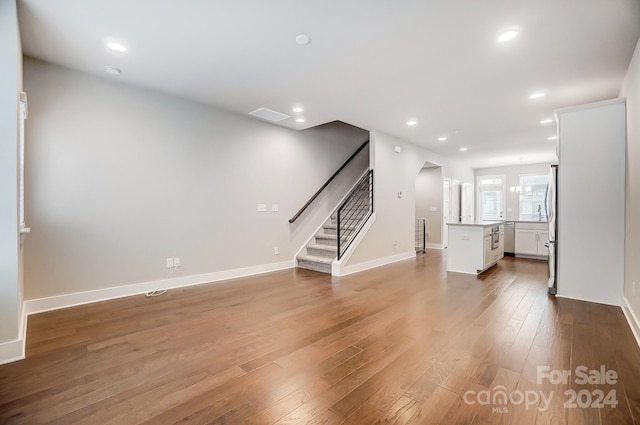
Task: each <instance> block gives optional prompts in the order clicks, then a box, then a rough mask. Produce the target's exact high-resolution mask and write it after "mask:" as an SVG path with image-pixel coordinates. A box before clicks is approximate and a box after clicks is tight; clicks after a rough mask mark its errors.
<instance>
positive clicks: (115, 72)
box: [104, 65, 122, 75]
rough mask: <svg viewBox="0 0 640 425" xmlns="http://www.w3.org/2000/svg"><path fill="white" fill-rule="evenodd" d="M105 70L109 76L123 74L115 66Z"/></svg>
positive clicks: (106, 67)
mask: <svg viewBox="0 0 640 425" xmlns="http://www.w3.org/2000/svg"><path fill="white" fill-rule="evenodd" d="M104 70H105V71H106V73H107V74H111V75H120V74H122V70H121V69H120V68H116V67H115V66H111V65H107V66H105V67H104Z"/></svg>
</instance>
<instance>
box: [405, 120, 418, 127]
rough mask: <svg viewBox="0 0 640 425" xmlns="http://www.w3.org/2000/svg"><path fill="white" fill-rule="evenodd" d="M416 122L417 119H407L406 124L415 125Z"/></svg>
mask: <svg viewBox="0 0 640 425" xmlns="http://www.w3.org/2000/svg"><path fill="white" fill-rule="evenodd" d="M416 124H418V121H416V120H409V121H407V125H409V126H414V125H416Z"/></svg>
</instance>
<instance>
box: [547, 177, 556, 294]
mask: <svg viewBox="0 0 640 425" xmlns="http://www.w3.org/2000/svg"><path fill="white" fill-rule="evenodd" d="M545 207H546V209H547V218H548V220H549V241H548V242H547V243H546V244H545V245H547V246H548V247H549V282H548V284H547V286H548V287H549V293H550V294H552V295H555V294H556V293H557V292H558V281H557V276H558V263H557V262H556V260H557V259H558V166H557V165H552V166H551V170H550V171H549V185H548V186H547V193H546V202H545Z"/></svg>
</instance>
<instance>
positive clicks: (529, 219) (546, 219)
mask: <svg viewBox="0 0 640 425" xmlns="http://www.w3.org/2000/svg"><path fill="white" fill-rule="evenodd" d="M523 177H545V178H546V180H547V182H546V183H545V184H544V185H545V186H547V187H548V185H549V174H548V173H525V174H518V186H517V187H518V188H520V190H518V191H517V192H518V220H520V221H534V222H535V221H539V222H543V223H544V222H547V221H548V220H549V217H547V211H546V209H545V205H544V203H545V197H544V196H543V197H542V199H540V201H541V202H540V205H541V206H542V211H541V213H542V219H538V220H535V219H534V218H535V217H534V218H529V217H523V216H522V211H523V208H522V202H523V200H522V196H523V194H524V193H525V191H524V188H525V187H526V185H525V186H523V185H522V178H523ZM545 191H546V188H545ZM531 216H533V214H531Z"/></svg>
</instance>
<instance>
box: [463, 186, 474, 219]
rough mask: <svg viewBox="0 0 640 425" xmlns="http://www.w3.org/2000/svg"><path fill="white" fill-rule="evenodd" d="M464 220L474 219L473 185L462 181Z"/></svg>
mask: <svg viewBox="0 0 640 425" xmlns="http://www.w3.org/2000/svg"><path fill="white" fill-rule="evenodd" d="M461 202H462V217H461V218H462V221H463V222H470V221H473V185H472V184H471V183H462V200H461Z"/></svg>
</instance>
